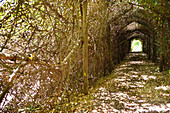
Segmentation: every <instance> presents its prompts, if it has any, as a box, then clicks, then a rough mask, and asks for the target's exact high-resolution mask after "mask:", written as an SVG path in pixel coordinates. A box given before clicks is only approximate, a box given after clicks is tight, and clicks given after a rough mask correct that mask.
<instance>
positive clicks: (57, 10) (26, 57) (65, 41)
mask: <svg viewBox="0 0 170 113" xmlns="http://www.w3.org/2000/svg"><path fill="white" fill-rule="evenodd" d="M5 1H6V0H4V1H2V2H1V3H0V4H1V7H0V93H1V95H0V102H1V106H0V108H1V109H2V111H3V112H6V111H9V112H19V110H21V111H38V112H42V111H43V112H49V111H51V112H52V110H54V109H56V110H57V109H58V110H61V111H62V110H63V109H64V108H61V109H60V107H61V105H63V104H66V105H65V106H67V104H68V103H69V102H71V101H72V100H71V99H72V98H73V96H74V97H75V96H77V95H79V96H80V94H78V93H80V92H82V91H83V84H84V82H83V44H84V40H83V9H82V7H83V6H82V4H83V0H11V1H10V0H9V2H8V0H7V1H6V2H5ZM161 3H163V6H161V8H162V10H161V12H158V13H157V12H156V11H157V10H159V7H160V6H159V4H158V5H155V7H156V8H155V9H149V8H148V5H153V4H152V3H148V4H145V6H146V7H145V6H143V7H144V8H146V10H149V12H151V13H149V15H150V16H148V15H147V16H148V17H147V18H149V19H150V20H151V22H154V23H157V24H158V26H156V25H155V26H152V29H155V30H156V31H160V32H157V33H156V34H155V35H156V36H155V39H154V40H155V41H154V42H155V45H156V48H155V50H156V51H157V53H155V54H154V53H152V55H151V56H154V55H155V56H157V57H156V58H155V59H159V58H160V65H161V66H163V68H164V69H166V70H168V66H169V60H168V57H169V49H168V48H169V45H170V44H169V40H168V36H169V30H168V29H169V20H168V18H169V16H167V14H169V11H167V10H166V9H168V8H167V7H169V6H166V5H164V4H165V3H169V2H167V1H166V0H165V2H161ZM161 3H160V4H161ZM141 4H143V3H141ZM134 7H136V4H132V3H128V2H126V0H124V1H123V2H120V1H112V0H103V1H101V0H88V6H87V8H88V9H87V26H88V27H87V28H88V50H89V51H88V54H89V56H88V62H89V63H88V66H89V67H88V80H89V84H90V86H91V85H93V84H94V82H95V81H96V80H97V79H99V78H100V77H102V76H105V75H107V74H109V73H110V72H111V71H112V69H113V66H115V65H116V64H117V63H119V60H120V61H121V60H122V59H123V58H124V56H125V54H126V52H125V51H124V48H121V49H118V48H117V46H116V45H119V43H121V44H120V46H121V47H123V45H124V43H122V42H123V41H124V40H123V39H120V40H119V41H117V39H116V38H115V37H119V35H120V34H121V33H122V31H123V30H122V29H123V28H124V27H123V26H125V23H126V21H125V20H126V19H125V20H124V18H127V17H129V16H130V15H131V16H132V13H133V12H134V10H135V8H134ZM150 8H151V7H150ZM137 9H138V8H137ZM154 11H155V12H154ZM127 12H128V13H127ZM145 13H146V12H145ZM151 14H155V15H153V16H151ZM160 14H162V15H160ZM141 15H142V14H141ZM141 15H140V14H139V15H137V16H139V17H140V16H141ZM144 16H146V15H144ZM120 17H122V18H120ZM155 17H157V19H155ZM141 18H142V17H141ZM142 19H143V18H142ZM142 19H141V20H142ZM110 25H111V29H108V26H110ZM153 25H154V24H153ZM161 26H162V27H161ZM111 31H112V33H111V34H109V33H108V32H111ZM156 31H155V32H156ZM155 32H152V33H155ZM108 34H109V35H111V36H108ZM124 36H126V35H122V36H121V37H124ZM108 37H109V38H110V37H111V38H110V39H109V40H111V42H108ZM160 37H161V38H160ZM161 39H162V40H161ZM109 44H111V45H112V46H110V45H109ZM124 47H127V46H124ZM148 51H149V50H148ZM153 51H154V50H153ZM148 53H149V52H148ZM160 53H161V54H160ZM159 55H160V57H159ZM162 59H163V60H162ZM110 62H112V64H110ZM75 92H76V93H75ZM92 98H93V97H92ZM63 99H65V100H63ZM70 105H71V104H70ZM71 106H72V105H71ZM67 109H68V110H69V109H70V108H69V107H68V108H67Z"/></svg>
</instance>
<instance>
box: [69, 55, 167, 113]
mask: <svg viewBox="0 0 170 113" xmlns="http://www.w3.org/2000/svg"><path fill="white" fill-rule="evenodd" d="M158 70H159V69H158V66H156V65H155V64H154V63H152V62H151V61H149V60H147V56H146V54H144V53H130V54H129V55H128V56H127V57H126V58H125V60H124V61H123V62H122V63H121V64H120V65H118V66H117V67H116V68H115V69H114V70H113V72H112V74H111V75H109V76H107V77H103V78H101V79H100V80H98V81H97V82H96V83H95V86H94V87H92V88H91V89H90V91H89V95H79V96H77V97H75V98H74V99H72V100H73V101H72V102H70V103H71V105H70V109H67V110H71V111H72V112H90V113H91V112H92V113H96V112H99V113H115V112H118V113H119V112H122V113H126V112H127V113H135V112H136V113H139V112H154V113H157V112H170V98H169V97H170V84H169V81H170V77H169V75H168V73H166V72H165V73H159V72H158Z"/></svg>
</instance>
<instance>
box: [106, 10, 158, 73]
mask: <svg viewBox="0 0 170 113" xmlns="http://www.w3.org/2000/svg"><path fill="white" fill-rule="evenodd" d="M122 12H123V11H122ZM149 15H150V13H149V12H147V11H145V10H143V9H142V8H139V7H133V9H131V10H129V11H126V12H125V13H124V14H122V15H121V16H118V17H115V16H113V17H111V18H110V20H109V21H108V22H107V35H106V37H105V42H106V43H107V48H106V49H105V51H106V52H108V53H109V54H108V56H105V62H106V63H105V64H106V65H105V69H106V70H108V71H109V72H111V70H112V69H113V66H114V65H115V64H119V63H120V62H121V61H122V60H123V59H124V58H125V57H126V55H127V54H129V53H131V52H132V51H131V43H132V41H133V40H134V39H136V40H139V41H140V42H141V44H142V51H140V52H144V53H146V54H147V56H148V60H152V61H153V62H154V61H155V60H156V59H157V57H158V55H157V54H156V49H155V47H156V46H155V30H154V24H153V23H154V22H153V20H152V18H150V17H149Z"/></svg>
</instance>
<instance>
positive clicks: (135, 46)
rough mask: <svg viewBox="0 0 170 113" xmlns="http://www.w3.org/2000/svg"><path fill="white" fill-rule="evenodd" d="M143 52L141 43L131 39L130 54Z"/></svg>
mask: <svg viewBox="0 0 170 113" xmlns="http://www.w3.org/2000/svg"><path fill="white" fill-rule="evenodd" d="M142 51H143V43H142V41H141V40H139V39H133V40H132V41H131V52H142Z"/></svg>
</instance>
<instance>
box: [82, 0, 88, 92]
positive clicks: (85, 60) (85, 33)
mask: <svg viewBox="0 0 170 113" xmlns="http://www.w3.org/2000/svg"><path fill="white" fill-rule="evenodd" d="M83 38H84V43H83V80H84V85H83V93H84V94H88V87H89V86H88V84H89V83H88V31H87V0H84V1H83Z"/></svg>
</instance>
